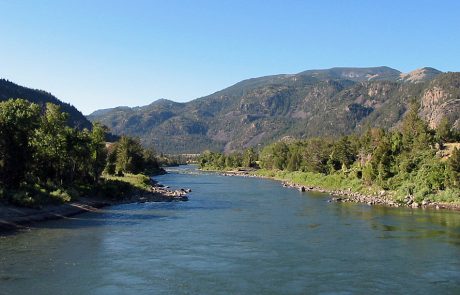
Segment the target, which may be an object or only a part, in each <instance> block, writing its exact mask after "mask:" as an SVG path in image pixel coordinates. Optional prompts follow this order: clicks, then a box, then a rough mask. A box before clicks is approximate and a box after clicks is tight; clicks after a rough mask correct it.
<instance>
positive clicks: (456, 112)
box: [420, 73, 460, 128]
mask: <svg viewBox="0 0 460 295" xmlns="http://www.w3.org/2000/svg"><path fill="white" fill-rule="evenodd" d="M420 105H421V107H420V114H421V116H422V117H423V118H424V119H425V120H426V121H427V122H428V124H429V126H430V127H431V128H436V127H437V126H438V124H439V123H440V122H441V119H442V118H443V117H447V118H448V119H449V121H450V122H451V123H452V124H454V127H456V128H460V118H459V117H460V75H459V74H458V73H447V74H444V75H442V76H440V77H439V79H436V80H433V81H432V82H431V83H430V84H429V86H428V87H427V88H426V89H425V91H424V92H423V95H422V98H421V103H420Z"/></svg>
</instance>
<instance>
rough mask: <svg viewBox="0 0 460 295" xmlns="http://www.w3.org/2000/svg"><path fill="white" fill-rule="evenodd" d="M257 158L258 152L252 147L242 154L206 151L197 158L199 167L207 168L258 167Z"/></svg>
mask: <svg viewBox="0 0 460 295" xmlns="http://www.w3.org/2000/svg"><path fill="white" fill-rule="evenodd" d="M257 160H258V154H257V153H256V152H255V150H254V149H253V148H249V149H246V150H245V151H244V152H243V153H242V154H240V153H232V154H229V155H224V154H221V153H213V152H210V151H206V152H204V153H203V154H202V155H201V156H200V157H199V158H198V164H199V165H200V168H202V169H208V170H228V169H234V168H258V164H257Z"/></svg>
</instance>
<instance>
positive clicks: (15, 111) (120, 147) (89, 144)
mask: <svg viewBox="0 0 460 295" xmlns="http://www.w3.org/2000/svg"><path fill="white" fill-rule="evenodd" d="M106 136H107V130H106V129H105V128H104V127H102V126H101V125H99V124H94V125H93V126H92V128H91V130H89V129H87V128H84V129H81V130H80V129H78V128H76V127H70V126H69V125H68V114H67V113H64V112H61V110H60V107H59V106H57V105H55V104H52V103H47V104H46V105H45V107H44V108H42V107H40V106H39V105H38V104H35V103H31V102H29V101H26V100H23V99H10V100H7V101H3V102H1V103H0V203H4V204H13V205H17V206H26V207H34V208H37V207H42V206H44V205H48V204H56V203H65V202H69V201H71V200H76V199H78V198H79V197H82V196H93V197H103V198H104V197H105V198H107V197H110V198H112V199H116V198H125V197H126V196H127V195H129V194H130V193H131V191H132V190H133V189H137V190H148V189H149V185H150V179H149V178H148V177H147V176H145V175H143V174H142V173H144V174H149V175H151V174H155V173H161V172H163V169H161V168H160V163H159V161H158V159H157V157H156V155H155V153H154V152H153V150H151V149H145V148H143V147H142V146H141V144H140V142H139V140H137V139H134V138H130V137H126V136H122V137H121V138H120V139H119V140H118V142H114V143H110V144H107V143H106Z"/></svg>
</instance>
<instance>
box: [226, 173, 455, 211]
mask: <svg viewBox="0 0 460 295" xmlns="http://www.w3.org/2000/svg"><path fill="white" fill-rule="evenodd" d="M253 172H254V170H250V171H247V170H241V171H240V170H232V171H225V172H219V173H220V174H221V175H224V176H240V177H256V178H266V179H274V180H279V179H276V178H274V177H269V176H260V175H256V174H254V173H253ZM279 181H281V184H282V186H283V187H289V188H294V189H297V190H299V191H301V192H306V191H314V192H320V193H327V194H330V195H332V198H330V199H329V200H328V201H329V202H343V203H364V204H367V205H370V206H372V205H381V206H387V207H407V208H413V209H416V208H429V209H436V210H439V209H448V210H456V211H460V204H450V203H438V202H429V201H423V202H420V203H418V202H416V201H415V199H414V197H413V196H406V198H405V199H404V200H403V201H401V202H398V201H395V200H394V199H393V198H392V197H391V196H389V195H388V193H387V192H386V191H384V190H382V191H380V192H379V194H377V195H366V194H362V193H357V192H353V191H351V190H328V189H324V188H321V187H315V186H305V185H300V184H296V183H293V182H289V181H282V180H279Z"/></svg>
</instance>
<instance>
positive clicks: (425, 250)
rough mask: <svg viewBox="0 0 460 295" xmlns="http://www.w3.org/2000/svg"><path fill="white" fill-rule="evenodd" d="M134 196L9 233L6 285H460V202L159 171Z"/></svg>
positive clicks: (69, 290) (18, 288)
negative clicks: (365, 196) (329, 192)
mask: <svg viewBox="0 0 460 295" xmlns="http://www.w3.org/2000/svg"><path fill="white" fill-rule="evenodd" d="M157 179H158V180H160V182H162V183H164V184H167V185H171V186H172V187H187V188H192V190H193V193H192V194H191V196H190V201H189V202H186V203H149V204H130V205H121V206H115V207H112V208H108V209H106V210H104V211H103V212H102V213H98V214H94V213H91V214H83V215H79V216H76V218H74V219H70V220H60V221H53V222H47V223H43V224H41V225H40V227H39V228H37V229H32V230H30V231H28V232H25V233H21V234H17V235H13V236H7V237H2V238H0V253H1V254H0V255H1V259H0V294H460V214H459V213H458V212H438V211H422V210H410V209H394V208H393V209H391V208H378V207H369V206H366V205H356V204H340V203H328V202H327V198H326V197H325V196H324V195H321V194H312V193H300V192H297V191H296V190H292V189H286V188H282V187H281V185H280V183H278V182H275V181H270V180H261V179H249V178H240V177H222V176H218V175H191V174H175V173H173V174H169V175H164V176H160V177H157Z"/></svg>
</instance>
